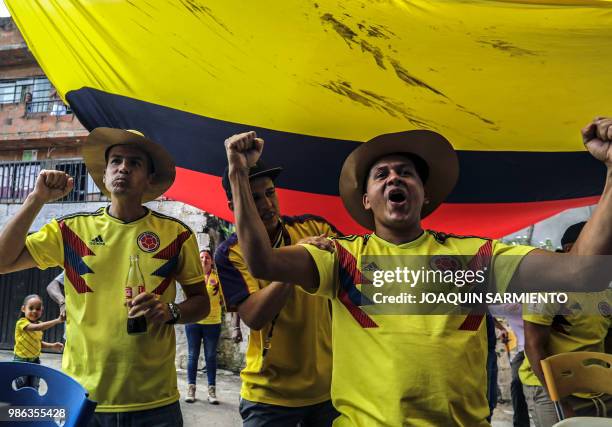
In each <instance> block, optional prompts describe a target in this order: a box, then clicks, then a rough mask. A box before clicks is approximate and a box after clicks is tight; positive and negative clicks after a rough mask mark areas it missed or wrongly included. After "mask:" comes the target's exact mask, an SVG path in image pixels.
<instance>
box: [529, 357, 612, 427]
mask: <svg viewBox="0 0 612 427" xmlns="http://www.w3.org/2000/svg"><path fill="white" fill-rule="evenodd" d="M541 364H542V371H543V372H544V378H545V379H546V384H547V388H548V394H549V396H550V399H551V400H552V401H553V403H554V404H555V410H556V412H557V417H558V418H559V421H561V423H557V424H555V425H562V423H563V420H564V418H565V414H564V413H563V408H562V406H561V399H563V398H564V397H567V396H569V395H570V394H572V393H607V394H612V355H611V354H606V353H595V352H590V351H576V352H571V353H560V354H555V355H554V356H550V357H548V358H546V359H543V360H541ZM588 419H594V420H598V421H594V422H597V423H601V422H602V419H601V418H599V419H597V418H593V417H575V420H576V421H578V420H580V422H581V423H582V424H580V425H583V426H584V425H586V422H587V420H588ZM569 420H574V418H568V420H567V421H568V423H566V424H568V425H569V424H571V423H569ZM607 421H609V422H610V424H609V425H611V426H612V420H606V419H603V422H607Z"/></svg>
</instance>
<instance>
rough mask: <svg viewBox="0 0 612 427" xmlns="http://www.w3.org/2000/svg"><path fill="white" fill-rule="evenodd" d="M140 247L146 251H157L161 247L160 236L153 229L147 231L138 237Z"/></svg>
mask: <svg viewBox="0 0 612 427" xmlns="http://www.w3.org/2000/svg"><path fill="white" fill-rule="evenodd" d="M136 240H137V242H138V247H139V248H140V249H142V250H143V251H145V252H155V251H156V250H157V249H159V237H158V236H157V234H155V233H153V232H151V231H145V232H144V233H141V234H140V235H139V236H138V239H136Z"/></svg>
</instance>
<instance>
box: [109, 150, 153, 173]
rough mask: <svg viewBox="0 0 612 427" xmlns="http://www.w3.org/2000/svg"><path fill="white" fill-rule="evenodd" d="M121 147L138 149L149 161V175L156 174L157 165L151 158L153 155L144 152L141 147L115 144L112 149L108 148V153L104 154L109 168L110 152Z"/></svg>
mask: <svg viewBox="0 0 612 427" xmlns="http://www.w3.org/2000/svg"><path fill="white" fill-rule="evenodd" d="M120 145H125V146H128V147H136V148H137V149H138V150H139V151H140V152H141V153H143V154H144V155H145V156H146V157H147V161H148V162H149V174H152V173H155V164H154V163H153V159H152V158H151V155H150V154H149V153H147V151H146V150H143V149H141V148H140V147H138V146H135V145H132V144H115V145H111V146H110V147H108V148H107V149H106V151H105V152H104V163H106V166H108V153H109V152H110V150H111V148H113V147H118V146H120Z"/></svg>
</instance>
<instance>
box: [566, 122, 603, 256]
mask: <svg viewBox="0 0 612 427" xmlns="http://www.w3.org/2000/svg"><path fill="white" fill-rule="evenodd" d="M582 141H583V142H584V145H585V146H586V148H587V149H588V150H589V152H590V153H591V155H592V156H593V157H595V158H596V159H597V160H599V161H600V162H602V163H604V164H605V165H606V183H605V187H604V190H603V193H602V195H601V198H600V199H599V203H597V207H596V208H595V212H594V213H593V215H592V217H591V219H590V220H589V221H588V222H587V223H586V225H585V226H584V228H583V229H582V232H581V233H580V235H579V236H578V240H576V243H574V245H573V246H572V249H571V250H570V252H569V253H571V254H573V255H612V119H611V118H609V117H597V118H596V119H595V120H593V122H591V123H589V124H588V125H587V126H586V127H585V128H584V129H582Z"/></svg>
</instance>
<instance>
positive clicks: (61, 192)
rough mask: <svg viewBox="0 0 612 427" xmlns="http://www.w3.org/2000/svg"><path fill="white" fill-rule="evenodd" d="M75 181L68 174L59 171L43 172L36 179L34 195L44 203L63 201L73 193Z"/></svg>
mask: <svg viewBox="0 0 612 427" xmlns="http://www.w3.org/2000/svg"><path fill="white" fill-rule="evenodd" d="M73 187H74V179H73V178H72V177H71V176H70V175H68V174H67V173H66V172H62V171H57V170H44V169H43V170H41V171H40V173H39V174H38V178H37V179H36V184H35V186H34V191H33V192H32V194H33V195H35V196H37V197H39V198H40V199H41V200H42V201H43V202H44V203H49V202H54V201H55V200H58V199H61V198H62V197H64V196H65V195H66V194H68V193H70V192H71V191H72V188H73Z"/></svg>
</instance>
